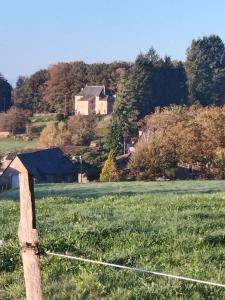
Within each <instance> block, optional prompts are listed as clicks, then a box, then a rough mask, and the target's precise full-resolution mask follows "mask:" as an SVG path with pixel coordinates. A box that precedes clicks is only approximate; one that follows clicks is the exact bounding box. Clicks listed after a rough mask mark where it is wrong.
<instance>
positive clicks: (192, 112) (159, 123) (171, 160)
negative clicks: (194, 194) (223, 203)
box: [130, 106, 225, 179]
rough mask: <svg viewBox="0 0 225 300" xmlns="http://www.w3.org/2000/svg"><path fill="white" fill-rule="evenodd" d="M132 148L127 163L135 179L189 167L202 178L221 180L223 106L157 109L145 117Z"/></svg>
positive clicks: (224, 144)
mask: <svg viewBox="0 0 225 300" xmlns="http://www.w3.org/2000/svg"><path fill="white" fill-rule="evenodd" d="M135 149H136V150H135V152H134V153H133V154H132V158H131V162H130V167H131V170H132V172H133V173H134V174H135V176H139V177H142V178H150V179H155V178H156V177H160V176H165V175H166V174H167V173H168V171H169V170H171V169H172V168H176V167H177V166H178V165H180V166H183V165H190V166H193V167H196V168H198V170H199V171H200V174H201V176H202V177H204V178H213V177H223V175H222V174H223V172H224V171H223V168H224V164H223V163H224V162H223V159H224V156H223V154H224V151H225V107H222V108H220V107H206V108H203V107H201V106H191V107H190V108H188V107H185V106H182V107H181V106H172V107H170V108H164V109H159V110H157V111H156V112H155V113H154V114H151V115H149V116H147V117H146V118H145V129H144V134H143V136H142V137H141V138H140V140H139V142H138V143H137V145H136V148H135Z"/></svg>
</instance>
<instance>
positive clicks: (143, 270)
mask: <svg viewBox="0 0 225 300" xmlns="http://www.w3.org/2000/svg"><path fill="white" fill-rule="evenodd" d="M46 253H47V254H48V255H54V256H58V257H63V258H69V259H74V260H78V261H83V262H88V263H93V264H99V265H103V266H109V267H114V268H119V269H124V270H130V271H135V272H142V273H149V274H153V275H158V276H164V277H169V278H175V279H179V280H186V281H190V282H196V283H201V284H206V285H211V286H217V287H221V288H225V284H221V283H215V282H211V281H205V280H199V279H194V278H190V277H184V276H179V275H172V274H167V273H162V272H157V271H151V270H147V269H140V268H132V267H127V266H122V265H117V264H112V263H107V262H103V261H98V260H93V259H87V258H81V257H77V256H70V255H65V254H59V253H53V252H49V251H47V252H46Z"/></svg>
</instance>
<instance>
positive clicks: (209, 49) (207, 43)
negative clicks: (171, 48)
mask: <svg viewBox="0 0 225 300" xmlns="http://www.w3.org/2000/svg"><path fill="white" fill-rule="evenodd" d="M186 71H187V77H188V86H189V94H190V100H191V102H192V103H193V102H194V101H199V102H200V103H201V104H202V105H210V104H217V105H221V104H224V103H225V98H224V95H225V45H224V43H223V41H222V40H221V38H220V37H219V36H216V35H210V36H208V37H207V36H204V37H203V38H199V39H197V40H193V41H192V44H191V46H190V48H188V50H187V61H186Z"/></svg>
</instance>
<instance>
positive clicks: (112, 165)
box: [100, 151, 120, 182]
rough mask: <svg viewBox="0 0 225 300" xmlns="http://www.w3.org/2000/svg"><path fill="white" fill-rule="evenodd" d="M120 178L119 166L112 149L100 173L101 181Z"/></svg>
mask: <svg viewBox="0 0 225 300" xmlns="http://www.w3.org/2000/svg"><path fill="white" fill-rule="evenodd" d="M119 180H120V172H119V170H118V167H117V163H116V159H115V155H114V153H113V151H110V153H109V155H108V158H107V160H106V161H105V163H104V166H103V168H102V171H101V174H100V181H101V182H107V181H119Z"/></svg>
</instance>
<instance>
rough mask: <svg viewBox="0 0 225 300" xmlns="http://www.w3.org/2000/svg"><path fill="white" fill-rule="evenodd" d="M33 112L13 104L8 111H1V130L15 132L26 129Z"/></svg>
mask: <svg viewBox="0 0 225 300" xmlns="http://www.w3.org/2000/svg"><path fill="white" fill-rule="evenodd" d="M30 116H31V112H30V111H29V110H24V109H21V108H17V107H15V106H12V107H11V108H10V109H9V110H8V111H7V112H2V113H0V130H1V131H10V132H11V133H13V134H15V133H16V132H17V131H18V130H19V131H21V130H25V128H26V124H27V123H29V122H30V120H29V118H30Z"/></svg>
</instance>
